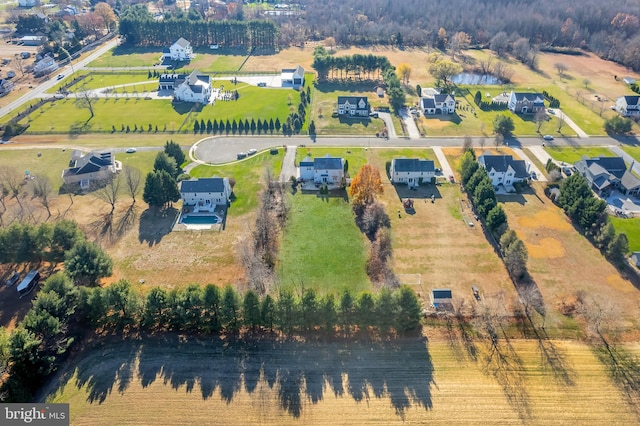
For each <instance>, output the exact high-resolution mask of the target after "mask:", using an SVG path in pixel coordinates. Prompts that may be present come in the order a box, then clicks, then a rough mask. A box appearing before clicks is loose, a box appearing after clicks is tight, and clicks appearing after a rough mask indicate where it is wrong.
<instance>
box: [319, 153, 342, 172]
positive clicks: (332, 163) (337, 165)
mask: <svg viewBox="0 0 640 426" xmlns="http://www.w3.org/2000/svg"><path fill="white" fill-rule="evenodd" d="M313 168H314V169H316V170H342V168H343V165H342V158H339V157H330V156H329V154H327V155H326V156H324V157H319V158H314V159H313Z"/></svg>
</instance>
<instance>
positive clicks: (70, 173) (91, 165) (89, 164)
mask: <svg viewBox="0 0 640 426" xmlns="http://www.w3.org/2000/svg"><path fill="white" fill-rule="evenodd" d="M121 169H122V164H121V163H120V162H119V161H116V159H115V156H114V155H113V153H112V152H95V151H93V152H90V153H88V154H85V155H82V152H81V151H80V150H77V149H76V150H74V151H73V152H72V153H71V161H69V167H68V168H66V169H64V170H63V171H62V180H63V181H64V183H65V184H67V185H79V186H80V189H83V190H89V189H91V188H94V187H99V186H101V185H103V184H104V183H105V182H108V181H109V180H111V179H113V177H114V176H115V175H116V173H118V171H120V170H121Z"/></svg>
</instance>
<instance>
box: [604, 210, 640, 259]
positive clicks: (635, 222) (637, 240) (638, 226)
mask: <svg viewBox="0 0 640 426" xmlns="http://www.w3.org/2000/svg"><path fill="white" fill-rule="evenodd" d="M609 219H610V220H611V223H612V224H613V227H614V228H615V229H616V232H617V233H625V234H627V239H628V240H629V251H640V218H629V219H624V218H621V217H615V216H609Z"/></svg>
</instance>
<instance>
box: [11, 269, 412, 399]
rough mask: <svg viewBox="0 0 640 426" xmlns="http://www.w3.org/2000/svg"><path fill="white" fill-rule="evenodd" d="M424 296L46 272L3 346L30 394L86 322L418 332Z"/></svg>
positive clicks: (126, 327)
mask: <svg viewBox="0 0 640 426" xmlns="http://www.w3.org/2000/svg"><path fill="white" fill-rule="evenodd" d="M420 314H421V312H420V303H419V302H418V299H417V297H416V295H415V293H414V292H413V291H412V290H411V289H410V288H408V287H401V288H400V289H398V290H397V291H395V292H394V293H392V292H390V291H389V290H387V289H383V290H382V291H381V292H380V293H379V294H377V295H376V294H373V293H371V292H363V293H361V294H360V295H358V296H354V295H352V294H351V293H350V292H349V291H345V292H344V293H343V294H342V295H341V296H340V298H339V299H338V300H336V298H335V297H334V296H333V295H326V296H323V297H321V298H319V297H318V296H317V295H316V293H315V292H314V291H313V290H311V289H306V290H304V291H302V295H301V297H295V296H294V295H293V294H292V293H290V292H286V291H283V292H280V294H279V295H278V297H277V298H275V299H274V298H272V297H271V296H269V295H267V296H264V297H263V298H262V299H260V297H259V296H258V295H257V294H256V293H255V292H253V291H251V290H250V291H247V292H246V293H245V294H244V295H240V294H239V293H237V292H236V290H234V289H233V287H230V286H227V287H225V288H224V289H222V290H220V289H219V288H218V287H216V286H214V285H211V284H210V285H207V286H205V287H201V286H199V285H190V286H188V287H186V288H183V289H174V290H171V291H167V290H165V289H163V288H159V287H156V288H153V289H151V291H150V292H149V293H148V294H147V295H146V296H141V295H140V294H139V292H138V291H136V290H134V288H133V287H132V285H131V284H130V283H129V282H128V281H125V280H121V281H118V282H116V283H114V284H112V285H110V286H108V287H105V288H101V287H94V288H90V287H78V286H76V285H74V284H73V281H72V280H71V279H70V278H69V277H68V276H67V275H66V274H65V273H64V272H60V273H57V274H55V275H53V276H51V277H50V278H49V279H47V280H46V282H45V283H44V285H43V287H42V288H41V290H40V292H39V294H38V297H37V298H36V299H35V300H34V302H33V307H32V308H31V310H30V311H29V312H28V313H27V314H26V316H25V319H24V320H23V321H22V322H21V323H20V324H19V325H18V327H17V328H16V329H15V330H14V331H13V332H12V333H11V335H10V336H6V335H4V336H0V354H3V355H4V356H5V357H4V358H3V359H2V361H3V362H4V363H5V365H6V366H7V367H8V372H9V378H8V380H7V381H6V382H5V385H4V389H3V391H4V392H6V393H5V395H7V397H8V400H9V401H28V400H30V399H31V396H32V394H33V392H35V390H37V389H38V387H39V386H41V385H42V383H43V382H44V380H45V378H46V377H47V376H48V375H49V374H51V373H52V372H54V371H55V370H56V368H57V364H58V363H59V361H60V359H61V358H62V357H64V356H65V353H66V352H67V351H68V350H69V348H70V347H71V345H72V343H73V341H74V336H76V335H77V333H78V332H79V331H80V329H81V328H84V329H86V328H87V327H89V328H91V329H95V330H96V331H99V332H104V333H111V332H115V331H118V332H121V331H132V330H146V331H149V332H155V333H157V332H163V331H168V330H170V331H175V332H187V333H193V334H219V333H225V334H227V335H229V336H233V335H236V336H238V335H239V333H243V332H244V333H246V335H247V336H253V335H256V334H258V333H261V334H262V333H265V332H267V333H274V334H276V335H278V334H279V335H283V336H294V335H297V336H306V337H313V336H314V335H316V336H318V335H324V336H329V337H331V336H336V335H341V336H345V337H349V336H352V335H353V334H354V333H358V334H359V335H360V336H368V335H370V333H374V334H375V335H378V334H379V335H381V336H387V335H390V334H391V335H393V334H403V335H404V334H407V333H412V332H417V331H418V330H419V328H420Z"/></svg>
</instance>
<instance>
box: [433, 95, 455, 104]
mask: <svg viewBox="0 0 640 426" xmlns="http://www.w3.org/2000/svg"><path fill="white" fill-rule="evenodd" d="M433 99H435V101H436V102H438V103H441V102H446V101H447V99H451V100H453V95H450V94H449V93H441V94H437V95H433Z"/></svg>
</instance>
